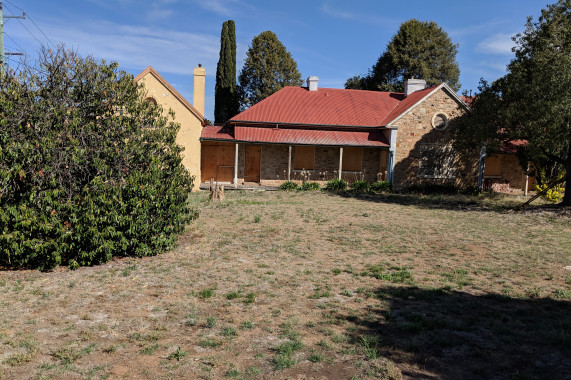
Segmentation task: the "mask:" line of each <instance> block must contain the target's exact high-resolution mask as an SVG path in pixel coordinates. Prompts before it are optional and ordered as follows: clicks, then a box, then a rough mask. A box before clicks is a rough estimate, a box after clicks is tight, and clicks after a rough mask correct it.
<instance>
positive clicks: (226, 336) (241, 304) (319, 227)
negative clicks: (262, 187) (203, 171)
mask: <svg viewBox="0 0 571 380" xmlns="http://www.w3.org/2000/svg"><path fill="white" fill-rule="evenodd" d="M192 201H193V202H194V203H195V204H196V207H198V208H200V218H199V219H198V220H196V221H195V222H194V223H193V224H192V225H190V226H189V227H188V229H187V232H186V233H185V234H184V235H183V236H182V237H181V239H180V246H179V247H178V248H177V249H175V250H173V251H171V252H167V253H165V254H163V255H160V256H156V257H150V258H144V259H122V260H116V261H113V262H110V263H108V264H106V265H101V266H99V267H90V268H80V269H78V270H76V271H69V270H67V269H65V268H61V269H59V270H56V271H54V272H50V273H42V272H38V271H29V270H23V271H0V378H6V379H50V378H51V379H98V378H109V379H122V378H148V379H161V378H165V379H166V378H172V379H175V378H186V379H207V378H211V379H223V378H236V379H285V378H290V379H366V378H375V377H377V378H386V379H391V378H401V377H403V378H415V379H417V378H425V379H440V378H441V379H460V378H482V379H489V378H494V379H512V378H517V379H532V378H534V379H535V378H545V379H565V378H569V374H571V317H570V316H571V271H568V270H565V268H564V267H566V266H570V265H571V217H570V216H569V212H568V211H567V213H566V212H561V211H554V210H550V209H548V208H547V209H545V208H542V209H541V210H540V211H532V212H525V213H516V212H513V211H509V210H507V208H506V206H509V205H510V202H511V203H517V201H518V200H517V199H515V200H511V199H506V198H501V197H492V198H489V197H447V196H440V197H439V196H432V197H419V196H406V195H385V196H372V197H354V196H338V195H329V194H323V193H285V192H265V193H263V192H227V193H226V201H225V202H223V203H209V202H208V201H207V200H206V194H204V193H199V194H193V195H192ZM519 201H520V202H521V200H519Z"/></svg>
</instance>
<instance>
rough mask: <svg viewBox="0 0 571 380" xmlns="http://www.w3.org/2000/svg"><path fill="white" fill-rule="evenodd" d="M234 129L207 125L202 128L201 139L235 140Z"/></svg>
mask: <svg viewBox="0 0 571 380" xmlns="http://www.w3.org/2000/svg"><path fill="white" fill-rule="evenodd" d="M233 132H234V131H233V128H224V127H221V126H218V125H207V126H205V127H203V128H202V132H200V138H201V139H205V140H234V136H233V135H232V134H233Z"/></svg>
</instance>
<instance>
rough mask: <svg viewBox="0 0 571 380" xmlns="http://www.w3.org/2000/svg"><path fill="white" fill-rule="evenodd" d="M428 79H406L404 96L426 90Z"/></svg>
mask: <svg viewBox="0 0 571 380" xmlns="http://www.w3.org/2000/svg"><path fill="white" fill-rule="evenodd" d="M425 88H426V81H425V80H424V79H413V78H411V79H407V80H405V81H404V96H405V97H406V96H409V95H410V94H412V93H413V92H415V91H418V90H424V89H425Z"/></svg>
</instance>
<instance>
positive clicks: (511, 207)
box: [328, 191, 570, 216]
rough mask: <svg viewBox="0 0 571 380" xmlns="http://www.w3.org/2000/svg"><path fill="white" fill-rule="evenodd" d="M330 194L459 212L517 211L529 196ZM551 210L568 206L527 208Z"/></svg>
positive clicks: (530, 207) (535, 206)
mask: <svg viewBox="0 0 571 380" xmlns="http://www.w3.org/2000/svg"><path fill="white" fill-rule="evenodd" d="M328 194H330V195H331V196H339V197H343V198H356V199H363V200H367V201H370V202H378V203H388V204H397V205H401V206H415V207H420V208H429V209H435V208H439V209H446V210H457V211H494V212H501V213H505V212H515V208H516V207H517V206H520V205H521V204H522V203H524V202H525V200H526V198H522V197H516V196H511V195H505V194H499V193H484V194H482V195H479V196H476V195H460V194H458V195H450V194H429V195H424V194H416V193H410V194H393V193H381V194H368V193H355V192H351V191H347V192H339V193H334V192H330V193H328ZM534 211H539V212H549V213H553V214H563V215H567V216H569V215H570V213H569V212H566V208H562V207H560V206H559V205H556V204H535V205H531V206H529V207H528V208H526V209H525V211H524V212H534Z"/></svg>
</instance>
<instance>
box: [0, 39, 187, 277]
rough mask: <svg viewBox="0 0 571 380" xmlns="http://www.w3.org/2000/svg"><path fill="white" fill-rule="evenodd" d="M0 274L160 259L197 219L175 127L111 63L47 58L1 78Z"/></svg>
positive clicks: (56, 55) (60, 55)
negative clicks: (1, 270)
mask: <svg viewBox="0 0 571 380" xmlns="http://www.w3.org/2000/svg"><path fill="white" fill-rule="evenodd" d="M0 81H1V83H0V84H1V86H0V116H1V121H0V123H1V125H0V265H8V266H15V267H22V266H29V267H35V268H44V269H47V268H51V267H54V266H57V265H61V264H67V265H70V266H71V267H76V266H77V265H91V264H97V263H101V262H105V261H108V260H110V259H111V258H112V256H148V255H155V254H157V253H160V252H162V251H164V250H165V249H168V248H170V247H173V246H174V245H175V243H176V240H177V235H178V234H180V233H181V232H182V231H183V230H184V226H185V224H186V223H187V222H188V221H189V220H190V219H192V218H193V217H195V216H196V215H195V213H194V212H193V211H192V209H191V208H189V206H188V203H187V198H188V193H189V191H190V190H191V188H192V184H193V178H192V177H191V176H190V175H189V174H188V172H187V171H186V169H185V168H184V167H183V166H182V164H181V157H180V152H181V149H182V148H181V147H179V146H178V145H177V144H176V143H175V138H176V134H177V131H178V128H179V126H178V125H177V124H175V123H173V122H169V121H168V120H167V118H166V117H164V116H163V114H162V110H161V108H160V107H158V106H156V105H153V104H150V103H149V102H145V101H143V99H144V90H143V89H142V88H141V87H140V86H138V85H136V84H135V83H134V82H133V77H132V76H131V75H129V74H126V73H125V72H123V71H120V70H119V69H118V65H117V64H116V63H110V64H107V63H106V62H104V61H102V62H99V61H96V60H95V59H93V58H90V57H88V58H85V59H84V58H81V57H79V56H78V55H77V54H76V53H74V52H70V51H66V50H65V49H58V50H57V51H55V52H52V51H45V52H43V54H42V57H41V59H40V63H39V64H38V66H37V67H35V68H25V69H22V70H20V71H17V72H15V71H8V72H7V74H6V75H5V77H3V78H0Z"/></svg>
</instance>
